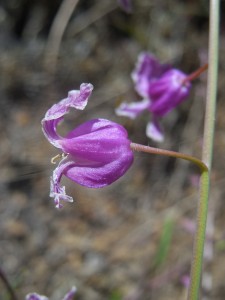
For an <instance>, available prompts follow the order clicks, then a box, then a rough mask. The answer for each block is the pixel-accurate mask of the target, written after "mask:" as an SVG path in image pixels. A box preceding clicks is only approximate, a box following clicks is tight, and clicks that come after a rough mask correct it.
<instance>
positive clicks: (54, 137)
mask: <svg viewBox="0 0 225 300" xmlns="http://www.w3.org/2000/svg"><path fill="white" fill-rule="evenodd" d="M92 90H93V85H92V84H90V83H83V84H81V86H80V90H73V91H70V92H69V94H68V97H67V98H66V99H63V100H61V101H60V102H59V103H57V104H55V105H53V106H52V107H51V108H50V109H49V110H48V111H47V113H46V114H45V117H44V119H43V120H42V129H43V132H44V134H45V137H46V138H47V139H48V140H49V142H50V143H51V144H53V145H54V146H55V147H57V148H60V143H59V140H60V139H61V138H62V137H61V136H59V135H58V134H57V131H56V128H57V125H58V124H59V122H60V121H62V120H63V117H64V115H65V114H67V113H68V112H69V110H70V108H71V107H73V108H75V109H80V110H82V109H84V108H85V106H86V105H87V102H88V98H89V96H90V95H91V92H92Z"/></svg>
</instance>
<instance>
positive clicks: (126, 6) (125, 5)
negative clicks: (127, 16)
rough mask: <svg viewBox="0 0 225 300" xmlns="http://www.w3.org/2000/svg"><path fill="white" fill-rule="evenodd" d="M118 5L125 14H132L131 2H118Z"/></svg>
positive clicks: (127, 0)
mask: <svg viewBox="0 0 225 300" xmlns="http://www.w3.org/2000/svg"><path fill="white" fill-rule="evenodd" d="M118 3H119V5H120V6H121V7H122V9H123V10H125V11H126V12H127V13H131V12H132V4H131V0H118Z"/></svg>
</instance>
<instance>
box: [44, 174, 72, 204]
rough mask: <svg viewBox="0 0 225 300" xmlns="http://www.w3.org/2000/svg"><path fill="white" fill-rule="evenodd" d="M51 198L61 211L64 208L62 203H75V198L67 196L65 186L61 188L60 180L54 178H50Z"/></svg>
mask: <svg viewBox="0 0 225 300" xmlns="http://www.w3.org/2000/svg"><path fill="white" fill-rule="evenodd" d="M49 196H50V197H51V198H54V203H55V207H56V208H58V209H60V208H62V207H63V205H62V204H61V201H64V202H73V198H72V197H71V196H68V195H67V194H66V189H65V186H60V184H59V179H58V178H56V177H55V176H54V173H53V176H52V177H51V178H50V194H49Z"/></svg>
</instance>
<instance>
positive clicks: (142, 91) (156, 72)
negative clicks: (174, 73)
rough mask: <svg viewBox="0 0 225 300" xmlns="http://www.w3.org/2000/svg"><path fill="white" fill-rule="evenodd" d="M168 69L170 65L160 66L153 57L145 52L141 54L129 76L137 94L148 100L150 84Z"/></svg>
mask: <svg viewBox="0 0 225 300" xmlns="http://www.w3.org/2000/svg"><path fill="white" fill-rule="evenodd" d="M169 69H171V66H170V65H168V64H161V63H160V62H159V61H158V60H157V59H156V58H155V56H154V55H152V54H150V53H147V52H143V53H141V54H140V55H139V56H138V61H137V64H136V67H135V69H134V71H133V72H132V74H131V77H132V79H133V81H134V86H135V89H136V91H137V92H138V94H139V95H140V96H142V97H144V98H149V89H150V86H151V84H152V83H153V82H154V81H155V80H157V79H158V78H160V76H162V74H164V73H165V72H166V71H168V70H169Z"/></svg>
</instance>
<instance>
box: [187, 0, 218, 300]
mask: <svg viewBox="0 0 225 300" xmlns="http://www.w3.org/2000/svg"><path fill="white" fill-rule="evenodd" d="M219 3H220V1H219V0H211V1H210V10H209V11H210V20H209V62H210V63H209V72H208V83H207V96H206V113H205V126H204V134H203V149H202V161H203V162H204V163H205V164H206V165H207V166H208V172H203V173H202V175H201V180H200V197H199V205H198V211H197V228H196V233H195V239H194V248H193V258H192V265H191V282H190V287H189V292H188V300H197V299H199V287H200V282H201V273H202V262H203V251H204V241H205V231H206V221H207V212H208V198H209V187H210V181H209V176H210V171H211V163H212V154H213V141H214V127H215V114H216V95H217V76H218V44H219Z"/></svg>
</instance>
